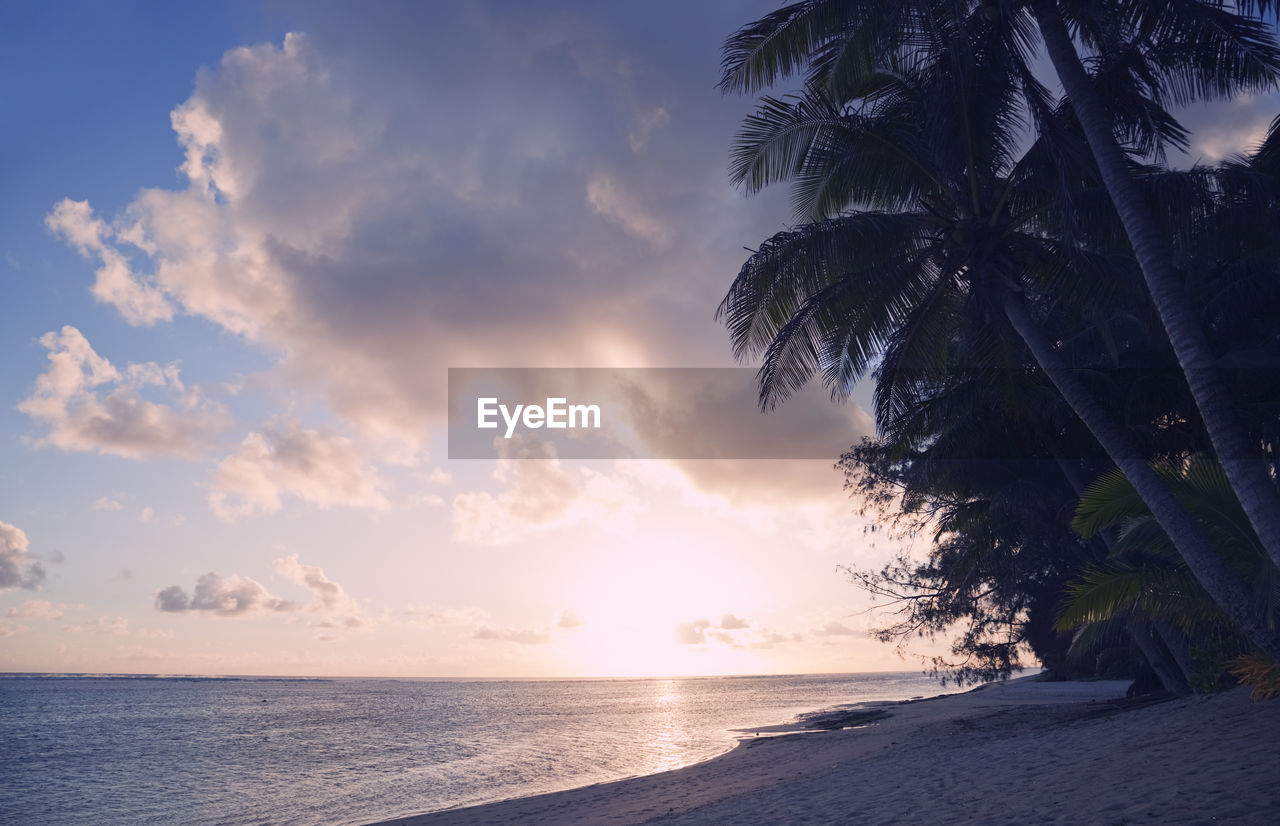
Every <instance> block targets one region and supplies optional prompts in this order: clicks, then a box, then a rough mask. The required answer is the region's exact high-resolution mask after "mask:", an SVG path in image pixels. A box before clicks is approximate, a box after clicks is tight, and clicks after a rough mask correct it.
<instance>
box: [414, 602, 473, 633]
mask: <svg viewBox="0 0 1280 826" xmlns="http://www.w3.org/2000/svg"><path fill="white" fill-rule="evenodd" d="M399 613H400V616H401V617H402V618H403V619H402V620H401V622H402V623H403V624H404V625H407V626H409V627H411V628H420V629H428V628H440V627H446V626H456V625H472V624H474V623H477V622H480V621H481V620H483V619H484V618H485V617H486V616H487V614H486V613H485V612H484V611H483V610H481V609H479V608H442V607H439V606H435V605H428V604H426V603H418V602H415V603H410V604H409V605H406V606H405V607H404V608H403V609H402V610H401V611H400V612H399Z"/></svg>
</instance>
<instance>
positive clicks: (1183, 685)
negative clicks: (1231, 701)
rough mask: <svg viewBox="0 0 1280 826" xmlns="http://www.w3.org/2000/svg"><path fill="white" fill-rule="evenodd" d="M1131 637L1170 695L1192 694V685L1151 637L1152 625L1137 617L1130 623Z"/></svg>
mask: <svg viewBox="0 0 1280 826" xmlns="http://www.w3.org/2000/svg"><path fill="white" fill-rule="evenodd" d="M1129 636H1130V638H1132V639H1133V643H1134V645H1136V646H1138V650H1139V651H1141V652H1142V656H1143V659H1145V660H1146V661H1147V664H1148V665H1150V666H1151V670H1152V671H1154V672H1155V673H1156V678H1157V679H1158V680H1160V685H1161V686H1162V687H1163V688H1164V690H1165V691H1167V692H1169V693H1170V694H1177V695H1180V696H1185V695H1187V694H1190V693H1192V692H1191V684H1190V683H1188V682H1187V681H1186V680H1185V679H1184V678H1183V676H1182V671H1181V669H1179V668H1178V666H1177V664H1176V663H1174V662H1173V661H1172V660H1170V659H1169V657H1168V656H1167V655H1166V654H1165V652H1164V649H1163V648H1161V646H1160V643H1159V642H1158V641H1157V640H1156V638H1155V637H1153V636H1152V635H1151V623H1149V622H1147V621H1146V620H1143V619H1138V618H1137V617H1134V618H1132V619H1131V620H1130V621H1129Z"/></svg>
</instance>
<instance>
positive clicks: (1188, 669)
mask: <svg viewBox="0 0 1280 826" xmlns="http://www.w3.org/2000/svg"><path fill="white" fill-rule="evenodd" d="M1151 630H1152V631H1154V632H1155V634H1156V636H1157V637H1159V638H1160V642H1162V643H1164V647H1165V648H1167V649H1169V655H1170V656H1171V657H1173V661H1174V662H1175V663H1177V664H1178V669H1179V670H1180V671H1182V675H1183V676H1184V677H1185V678H1186V680H1187V684H1188V685H1189V684H1190V683H1191V681H1192V680H1194V679H1195V676H1196V666H1195V663H1194V662H1192V660H1191V652H1190V651H1189V650H1188V648H1187V635H1186V634H1184V633H1182V629H1181V628H1178V627H1176V626H1174V625H1173V624H1172V623H1170V622H1168V621H1166V620H1152V621H1151Z"/></svg>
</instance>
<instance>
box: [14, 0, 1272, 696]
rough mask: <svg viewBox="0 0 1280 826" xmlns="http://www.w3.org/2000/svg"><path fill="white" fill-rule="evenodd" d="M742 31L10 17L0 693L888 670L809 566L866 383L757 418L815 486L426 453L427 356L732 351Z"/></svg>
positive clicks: (484, 13) (38, 13)
mask: <svg viewBox="0 0 1280 826" xmlns="http://www.w3.org/2000/svg"><path fill="white" fill-rule="evenodd" d="M772 8H773V4H772V3H768V2H724V3H699V4H680V3H657V4H613V3H608V4H604V3H594V2H582V3H568V2H554V3H552V2H525V3H466V4H464V3H366V4H358V5H357V4H335V3H324V4H318V3H265V4H251V3H222V4H219V3H202V4H165V3H142V2H119V3H111V4H104V3H70V2H59V3H54V4H37V3H28V2H19V3H8V4H5V5H4V7H3V9H0V40H3V43H0V107H3V118H4V122H5V123H6V125H7V128H6V129H5V130H4V133H3V135H0V175H2V176H3V182H4V185H3V188H2V189H0V253H2V254H3V258H2V260H0V273H2V274H3V275H2V276H0V277H2V278H3V282H2V283H3V297H4V298H3V301H0V337H3V338H2V341H3V348H4V350H3V352H4V353H5V357H4V359H3V360H0V391H2V392H3V394H4V398H3V403H2V404H0V670H8V671H57V672H131V673H200V674H280V675H333V676H396V677H455V676H456V677H566V676H567V677H573V676H634V675H640V676H644V675H663V676H669V675H683V674H745V673H797V672H848V671H880V670H909V669H914V668H916V667H917V666H918V660H916V659H911V658H908V659H906V660H903V659H900V658H899V657H898V655H897V654H896V653H895V652H894V650H893V648H892V647H890V646H885V645H883V644H881V643H878V642H876V641H874V640H872V639H870V638H869V636H868V629H869V628H871V627H873V626H874V625H875V624H876V615H875V613H874V612H871V613H868V610H867V609H868V608H870V603H869V602H868V598H867V597H866V596H865V595H864V594H861V593H860V592H858V591H857V590H856V589H855V588H854V586H853V585H851V584H850V583H849V581H848V578H847V577H846V576H845V575H843V574H842V573H841V571H840V566H844V565H854V566H858V567H863V568H866V567H876V566H878V565H879V564H882V563H883V562H885V561H886V560H887V559H888V558H889V557H890V556H891V555H892V554H893V553H894V552H896V551H897V550H899V549H900V546H899V545H896V544H894V543H893V542H892V541H891V540H888V539H886V538H884V535H883V533H872V532H869V531H868V528H869V527H870V526H869V525H868V523H867V522H866V521H865V520H864V519H862V518H860V517H859V516H857V514H856V503H853V502H851V501H850V500H849V498H848V496H847V495H846V493H845V492H844V490H843V488H842V482H843V479H842V477H841V476H840V475H839V474H838V473H837V472H836V471H835V470H834V469H833V467H832V465H833V462H834V461H835V459H836V458H837V457H838V455H839V453H840V452H841V451H842V450H843V449H845V448H846V447H848V446H849V445H851V444H853V443H855V442H857V441H858V440H859V439H860V438H861V437H862V436H864V435H869V434H871V432H872V426H871V423H870V419H869V417H868V416H867V414H866V412H865V409H866V407H867V406H868V393H869V391H868V389H867V388H866V387H860V388H858V389H857V390H856V391H855V392H854V394H853V396H852V398H851V399H850V400H849V401H848V402H846V403H844V404H843V405H841V406H836V405H833V404H832V403H831V402H830V401H829V399H828V398H827V397H826V395H825V393H824V392H823V391H821V389H815V391H814V392H811V393H806V394H803V395H802V396H801V397H798V398H797V399H795V400H793V401H792V402H790V403H788V404H789V407H790V409H791V410H793V411H796V412H795V415H796V416H797V419H796V421H799V422H803V423H804V424H803V427H801V426H797V428H796V430H797V433H796V438H797V439H798V440H803V441H804V442H805V443H806V444H807V445H814V444H817V445H819V446H826V445H829V446H830V449H829V452H827V453H826V454H824V455H829V456H830V459H829V460H808V461H783V460H773V461H761V460H754V461H734V460H718V461H696V460H688V459H684V458H679V457H681V456H686V455H688V454H687V453H680V452H679V450H678V449H677V448H672V447H671V444H667V447H668V448H670V449H669V450H668V455H672V456H676V457H677V458H673V459H669V460H662V459H647V460H627V459H607V458H606V459H595V460H590V461H587V460H582V461H577V460H569V459H563V460H562V459H559V458H558V457H557V456H556V454H555V450H554V449H547V448H538V446H537V444H536V443H534V442H529V443H525V444H523V446H517V447H516V448H512V449H510V450H508V451H507V452H505V453H504V452H502V451H499V453H500V455H501V458H497V459H453V460H450V459H449V458H448V449H447V445H448V439H447V436H446V430H447V398H446V397H447V389H448V378H447V377H448V370H449V369H450V368H488V369H497V368H530V367H532V368H564V367H573V368H653V367H730V366H732V365H734V364H735V362H734V360H733V358H732V355H731V353H730V351H729V344H728V337H727V335H726V333H725V331H724V329H723V327H722V326H720V325H719V324H718V323H717V322H716V320H715V317H714V313H715V308H716V306H717V304H718V303H719V301H720V299H721V298H722V297H723V295H724V293H725V291H726V290H727V288H728V285H729V283H730V282H731V280H732V278H733V276H734V275H735V274H736V272H737V270H738V267H739V266H740V265H741V264H742V261H743V260H744V258H745V256H746V255H747V254H748V253H747V251H746V250H747V249H750V248H754V247H755V246H756V245H758V244H759V242H760V241H761V240H763V239H764V238H766V237H768V236H769V235H771V234H772V233H773V232H776V231H778V230H779V229H782V228H783V227H784V226H785V225H786V224H787V222H788V221H789V220H791V216H790V213H789V211H788V208H787V200H786V193H785V192H784V191H781V190H779V191H777V192H766V193H764V194H762V195H758V196H753V197H750V198H748V197H746V196H745V195H743V194H742V193H741V192H740V191H738V190H735V189H734V188H733V187H732V186H731V185H730V183H729V181H728V175H727V157H728V149H729V146H730V144H731V142H732V139H733V135H734V131H735V128H736V126H737V123H738V122H739V120H740V119H741V118H742V116H743V115H744V114H745V113H746V112H747V111H749V108H750V101H749V100H745V99H740V98H734V97H723V96H722V95H721V94H720V93H719V91H718V90H717V89H716V88H715V84H716V80H717V77H718V64H719V48H720V44H721V43H722V42H723V40H724V38H725V37H726V36H727V35H728V34H730V33H731V32H732V31H733V30H734V29H736V28H737V27H738V26H740V25H742V24H744V23H746V22H748V21H750V20H753V19H755V18H757V17H759V16H760V15H762V14H764V13H766V12H768V11H769V10H771V9H772ZM1271 103H1272V102H1271V101H1268V100H1265V99H1255V100H1246V101H1240V102H1233V103H1230V104H1225V105H1222V106H1218V107H1215V108H1214V109H1213V110H1212V111H1210V110H1207V109H1206V110H1203V111H1202V110H1199V109H1197V110H1195V111H1193V112H1190V113H1188V115H1187V121H1188V124H1189V125H1191V126H1192V127H1193V129H1194V131H1195V138H1194V142H1193V146H1192V149H1191V153H1190V155H1191V156H1192V159H1200V160H1215V159H1217V158H1220V157H1223V156H1225V155H1226V154H1229V153H1230V152H1233V151H1238V150H1239V149H1240V148H1243V147H1244V146H1247V145H1248V144H1249V142H1250V141H1252V140H1255V139H1256V138H1257V137H1259V136H1260V135H1261V130H1263V129H1264V128H1265V126H1266V124H1267V122H1268V121H1269V118H1270V115H1271V112H1272V111H1273V110H1274V106H1272V105H1271ZM751 415H758V414H756V413H755V411H754V410H752V411H751ZM800 430H803V431H804V432H802V433H801V432H799V431H800ZM667 436H668V437H669V441H670V442H680V441H681V440H682V439H683V440H684V441H685V442H686V443H687V442H689V441H690V440H691V438H692V436H691V435H690V434H689V433H677V434H675V435H674V436H672V435H671V434H669V433H668V434H667ZM823 449H825V448H823ZM529 455H537V456H539V457H540V458H537V459H525V460H521V459H520V458H518V457H519V456H529ZM914 550H917V551H918V550H920V549H918V548H917V549H914ZM916 650H917V651H919V652H921V653H925V654H927V653H931V652H932V651H933V649H932V648H931V647H930V646H929V645H928V644H926V643H921V644H920V645H919V646H916Z"/></svg>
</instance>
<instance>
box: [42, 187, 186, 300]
mask: <svg viewBox="0 0 1280 826" xmlns="http://www.w3.org/2000/svg"><path fill="white" fill-rule="evenodd" d="M45 225H46V226H48V227H49V229H51V230H53V231H54V233H56V234H57V235H60V236H62V237H63V238H64V239H66V240H67V242H68V243H70V244H71V245H72V246H74V247H75V248H76V249H77V250H79V251H80V254H81V255H83V256H85V257H86V258H89V257H96V258H97V259H98V260H99V262H100V264H101V266H99V267H98V270H97V273H96V274H95V275H96V280H95V281H94V282H93V288H92V293H93V296H94V298H96V299H98V300H99V301H101V302H104V303H106V304H111V305H112V306H114V307H115V308H116V309H117V310H119V311H120V315H122V316H124V318H125V320H126V321H128V322H129V323H130V324H154V323H156V322H157V321H168V320H169V319H171V318H172V317H173V305H172V304H170V303H169V300H168V299H167V298H166V297H165V294H164V292H163V291H162V290H161V289H159V288H158V287H156V286H155V285H154V284H152V283H148V282H146V281H144V280H142V279H139V278H138V277H137V276H135V275H134V273H133V272H132V270H131V269H130V267H129V262H128V260H127V259H126V258H125V256H124V255H123V254H122V253H121V252H120V250H119V249H118V248H117V247H115V246H112V245H111V242H112V241H113V240H123V239H121V237H120V233H119V232H118V231H117V230H115V229H113V228H111V227H108V226H107V225H106V223H104V222H103V221H102V220H101V219H100V218H96V217H95V216H94V214H93V209H92V208H91V207H90V206H89V202H88V201H73V200H71V199H70V198H64V199H63V200H61V201H59V202H58V203H57V204H56V205H55V206H54V208H53V211H52V212H50V213H49V215H48V216H47V217H46V218H45Z"/></svg>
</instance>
